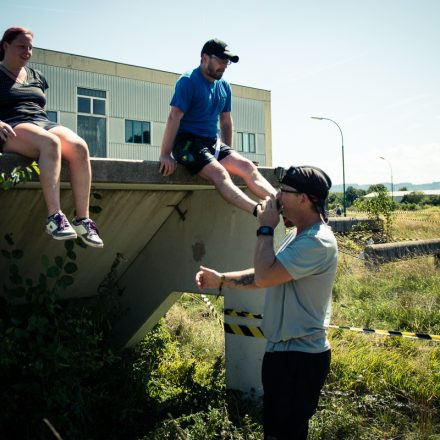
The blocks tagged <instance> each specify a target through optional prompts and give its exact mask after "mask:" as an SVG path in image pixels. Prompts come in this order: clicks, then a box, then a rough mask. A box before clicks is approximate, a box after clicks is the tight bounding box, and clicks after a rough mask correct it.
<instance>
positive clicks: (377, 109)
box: [0, 0, 440, 184]
mask: <svg viewBox="0 0 440 440" xmlns="http://www.w3.org/2000/svg"><path fill="white" fill-rule="evenodd" d="M0 6H1V8H0V10H1V14H0V25H1V32H4V30H5V29H6V28H8V27H9V26H12V25H22V26H26V27H29V28H31V29H32V30H33V31H34V34H35V37H34V44H35V46H37V47H42V48H45V49H52V50H58V51H62V52H68V53H75V54H79V55H86V56H91V57H95V58H101V59H108V60H112V61H118V62H122V63H128V64H134V65H139V66H144V67H150V68H155V69H160V70H166V71H171V72H177V73H181V72H184V71H186V70H189V69H191V68H193V67H195V66H196V65H197V64H198V62H199V54H200V49H201V46H202V45H203V43H204V42H205V41H206V40H208V39H209V38H212V37H214V36H217V37H219V38H221V39H223V40H225V41H226V42H228V44H229V46H230V48H231V49H232V50H234V51H235V52H236V53H238V54H239V55H240V62H239V63H238V64H236V65H232V66H230V68H228V71H227V72H226V74H225V79H227V80H228V81H230V82H231V83H235V84H242V85H246V86H251V87H258V88H262V89H266V90H270V91H271V94H272V130H273V139H272V147H273V159H274V160H273V162H274V163H273V164H274V166H279V165H280V166H289V165H302V164H311V165H317V166H320V167H322V168H323V169H325V170H326V171H328V173H329V174H330V176H331V177H332V179H333V182H334V183H335V184H337V183H342V159H341V136H340V133H339V130H338V129H337V127H336V126H335V125H334V124H332V123H331V122H329V121H316V120H312V119H310V116H312V115H315V116H323V117H328V118H331V119H333V120H335V121H336V122H337V123H338V124H339V125H340V126H341V128H342V131H343V135H344V147H345V172H346V179H345V180H346V182H347V183H359V184H361V183H378V182H384V181H390V167H389V164H391V166H392V171H393V177H394V182H395V183H397V182H403V181H408V182H412V183H425V182H431V181H440V57H439V56H438V45H439V42H440V26H439V25H438V23H439V20H440V1H437V0H418V1H416V0H412V1H409V0H368V1H367V0H351V1H349V0H331V1H330V0H301V1H300V0H272V1H271V2H268V1H262V0H252V1H251V0H240V1H238V0H234V1H232V0H223V1H221V2H211V3H209V2H207V1H200V0H187V1H186V2H181V1H174V0H171V1H168V2H164V1H157V0H155V1H153V0H151V1H150V0H145V1H140V0H139V1H135V0H125V1H115V0H107V1H101V0H98V1H90V0H89V1H84V0H76V1H74V2H72V1H64V0H57V1H52V0H40V1H38V2H35V1H30V0H14V2H12V1H11V0H0ZM380 156H383V157H385V158H386V159H387V161H388V163H386V162H385V161H383V160H381V159H379V157H380Z"/></svg>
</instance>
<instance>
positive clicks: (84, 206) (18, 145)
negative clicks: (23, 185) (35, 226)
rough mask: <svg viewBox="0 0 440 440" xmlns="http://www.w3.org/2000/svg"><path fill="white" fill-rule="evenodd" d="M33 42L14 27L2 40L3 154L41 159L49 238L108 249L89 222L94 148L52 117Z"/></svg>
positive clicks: (0, 137) (28, 34) (0, 125)
mask: <svg viewBox="0 0 440 440" xmlns="http://www.w3.org/2000/svg"><path fill="white" fill-rule="evenodd" d="M32 38H33V33H32V32H31V31H30V30H29V29H25V28H22V27H12V28H9V29H7V30H6V32H5V33H4V35H3V38H2V39H1V41H0V152H1V151H3V152H5V153H6V152H8V153H18V154H21V155H23V156H27V157H29V158H32V159H38V164H39V168H40V182H41V187H42V189H43V195H44V199H45V201H46V205H47V210H48V214H49V217H48V218H47V221H46V232H47V233H48V234H49V235H51V236H52V237H53V238H54V239H55V240H70V239H75V238H77V237H80V238H81V239H82V241H83V242H84V243H86V244H87V245H89V246H93V247H103V242H102V240H101V238H100V237H99V234H98V230H97V228H96V225H95V223H94V222H93V221H92V220H91V219H90V218H89V197H90V185H91V167H90V160H89V149H88V147H87V144H86V142H85V141H84V140H83V139H81V138H80V137H79V136H78V135H77V134H76V133H74V132H73V131H72V130H70V129H69V128H67V127H63V126H61V125H59V124H56V123H54V122H51V121H50V120H49V119H48V117H47V114H46V112H45V111H44V107H45V105H46V97H45V94H44V92H45V91H46V89H47V88H48V87H49V86H48V84H47V82H46V79H45V78H44V76H43V75H42V73H41V72H39V71H38V70H34V69H31V68H30V67H27V66H26V64H27V63H28V61H29V60H30V58H31V56H32ZM61 159H65V160H66V161H67V162H68V163H69V169H70V180H71V185H72V191H73V195H74V201H75V208H76V217H75V218H73V220H72V225H71V224H70V223H69V221H68V220H67V218H66V216H65V215H64V214H63V212H62V211H61V209H60V172H61Z"/></svg>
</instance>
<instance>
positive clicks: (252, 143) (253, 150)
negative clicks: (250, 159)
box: [248, 133, 257, 153]
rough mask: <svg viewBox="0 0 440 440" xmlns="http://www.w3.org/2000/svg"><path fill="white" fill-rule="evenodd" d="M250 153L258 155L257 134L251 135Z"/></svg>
mask: <svg viewBox="0 0 440 440" xmlns="http://www.w3.org/2000/svg"><path fill="white" fill-rule="evenodd" d="M248 137H249V153H256V152H257V149H256V147H255V133H249V136H248Z"/></svg>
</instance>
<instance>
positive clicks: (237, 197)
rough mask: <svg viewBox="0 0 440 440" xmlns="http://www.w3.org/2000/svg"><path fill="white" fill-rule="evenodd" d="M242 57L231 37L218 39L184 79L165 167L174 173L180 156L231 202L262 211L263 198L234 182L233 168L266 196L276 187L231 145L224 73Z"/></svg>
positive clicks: (163, 155)
mask: <svg viewBox="0 0 440 440" xmlns="http://www.w3.org/2000/svg"><path fill="white" fill-rule="evenodd" d="M236 62H238V56H237V55H234V54H232V53H231V52H230V50H229V48H228V46H227V45H226V43H225V42H223V41H221V40H218V39H212V40H209V41H207V42H206V43H205V45H204V46H203V48H202V52H201V60H200V66H199V67H197V68H195V69H194V70H193V71H192V72H187V73H184V74H183V75H182V76H181V77H180V78H179V80H178V81H177V83H176V88H175V92H174V96H173V98H172V100H171V103H170V105H171V110H170V113H169V115H168V120H167V124H166V127H165V132H164V136H163V140H162V146H161V152H160V158H159V160H160V172H161V173H162V174H163V175H164V176H170V175H171V174H172V173H173V172H174V171H175V169H176V166H177V164H176V161H177V162H179V163H180V164H182V165H184V166H185V167H186V168H187V169H188V170H189V171H190V173H191V174H197V175H198V176H200V177H203V178H204V179H207V180H210V181H211V182H212V183H213V184H214V186H215V187H216V188H217V190H218V191H219V192H220V195H221V196H222V197H223V198H224V199H225V200H226V201H227V202H229V203H231V204H233V205H234V206H237V207H238V208H241V209H244V210H245V211H247V212H251V213H253V214H254V215H256V213H257V206H258V203H257V202H255V201H254V200H252V199H251V198H250V197H248V196H247V195H246V194H245V193H244V192H243V191H241V189H239V188H238V187H237V186H236V185H234V183H233V182H232V179H231V177H230V175H229V173H231V174H233V175H236V176H239V177H241V178H242V179H243V180H244V182H245V183H246V185H247V186H248V188H249V189H250V190H251V191H252V193H254V194H255V195H256V196H257V197H259V198H261V199H264V198H265V197H267V196H269V195H275V194H276V190H275V189H274V188H273V187H272V185H271V184H270V183H269V182H268V181H267V180H266V179H265V178H264V177H263V176H262V175H261V174H260V172H259V171H258V169H257V167H256V166H255V165H254V163H253V162H251V161H250V160H248V159H246V158H245V157H243V156H241V155H240V154H238V153H237V152H236V151H235V150H233V149H232V148H231V147H232V131H233V123H232V117H231V100H232V93H231V86H230V85H229V84H228V82H227V81H225V80H224V79H222V76H223V74H224V72H225V70H226V68H227V67H228V66H229V65H230V64H231V63H236ZM219 120H220V138H218V136H217V123H218V122H219Z"/></svg>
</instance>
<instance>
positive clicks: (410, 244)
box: [364, 238, 440, 265]
mask: <svg viewBox="0 0 440 440" xmlns="http://www.w3.org/2000/svg"><path fill="white" fill-rule="evenodd" d="M364 255H365V261H366V263H367V264H369V265H376V264H382V263H387V262H390V261H396V260H401V259H404V258H414V257H421V256H426V255H436V262H437V260H438V258H439V256H440V238H434V239H432V240H419V241H400V242H396V243H385V244H372V245H369V246H366V247H365V251H364Z"/></svg>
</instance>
